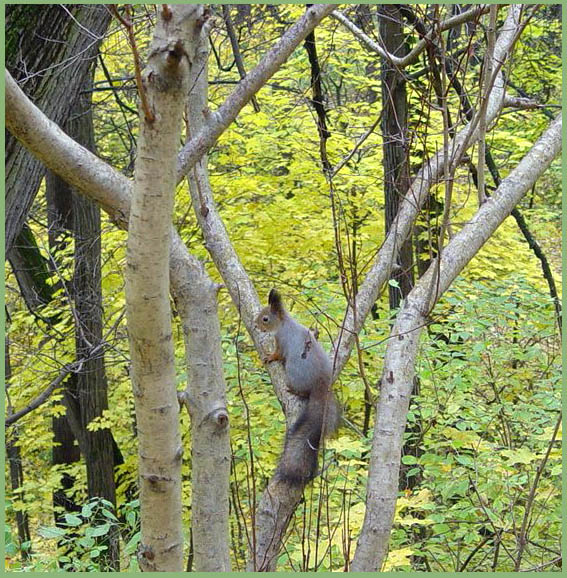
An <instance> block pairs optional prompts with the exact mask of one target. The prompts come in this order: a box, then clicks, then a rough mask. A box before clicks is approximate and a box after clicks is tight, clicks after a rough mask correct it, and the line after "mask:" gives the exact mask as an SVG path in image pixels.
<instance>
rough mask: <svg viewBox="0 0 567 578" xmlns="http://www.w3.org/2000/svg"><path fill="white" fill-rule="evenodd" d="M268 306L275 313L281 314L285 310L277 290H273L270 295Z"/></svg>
mask: <svg viewBox="0 0 567 578" xmlns="http://www.w3.org/2000/svg"><path fill="white" fill-rule="evenodd" d="M268 304H269V305H270V308H271V309H272V311H274V312H280V311H282V310H283V304H282V298H281V295H280V294H279V292H278V291H277V290H276V289H272V290H271V291H270V294H269V295H268Z"/></svg>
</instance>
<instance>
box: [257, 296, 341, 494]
mask: <svg viewBox="0 0 567 578" xmlns="http://www.w3.org/2000/svg"><path fill="white" fill-rule="evenodd" d="M256 327H258V329H260V330H261V331H264V332H268V333H272V334H274V336H275V339H276V350H275V351H274V353H272V354H271V355H268V356H267V357H265V358H264V360H263V361H265V362H266V363H270V362H273V361H282V362H283V364H284V367H285V374H286V381H287V387H288V389H289V391H291V392H292V393H294V394H295V395H298V396H300V397H308V398H309V400H308V402H307V405H306V406H305V408H304V409H303V411H302V413H301V414H300V416H299V418H298V419H297V421H296V422H295V423H294V424H293V425H292V426H291V428H290V429H289V431H288V433H287V436H286V440H285V445H284V450H283V452H282V455H281V457H280V461H279V464H278V467H277V469H276V478H277V479H280V480H282V481H285V482H287V483H289V484H291V485H300V484H305V483H307V482H309V481H310V480H311V479H313V478H314V477H315V475H316V473H317V454H318V451H319V443H320V441H321V440H322V439H323V438H325V437H328V436H329V435H331V434H332V433H334V432H335V431H336V430H337V428H338V426H339V421H340V417H341V411H340V406H339V404H338V402H337V400H336V398H335V395H334V393H333V391H332V389H331V380H332V375H333V368H332V365H331V361H330V359H329V357H328V355H327V354H326V353H325V351H324V349H323V348H322V347H321V344H320V343H319V342H318V341H317V339H316V337H315V335H314V334H313V332H312V331H310V330H309V329H307V327H304V326H303V325H301V324H300V323H298V322H297V321H295V319H293V318H292V317H291V316H290V315H289V313H288V312H287V311H286V310H285V308H284V306H283V303H282V299H281V296H280V294H279V293H278V292H277V291H276V290H275V289H272V290H271V291H270V294H269V296H268V306H267V307H264V309H262V311H260V313H259V314H258V316H257V317H256Z"/></svg>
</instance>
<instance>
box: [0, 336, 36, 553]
mask: <svg viewBox="0 0 567 578" xmlns="http://www.w3.org/2000/svg"><path fill="white" fill-rule="evenodd" d="M11 379H12V366H11V364H10V340H9V339H8V338H7V337H6V338H5V341H4V384H5V391H6V398H7V402H8V403H7V405H8V408H7V409H8V415H10V414H12V413H13V408H12V405H11V404H10V398H9V396H8V388H9V386H10V380H11ZM18 440H19V434H18V430H17V428H14V429H12V430H11V431H10V433H9V434H8V435H7V436H6V457H7V458H8V464H9V468H10V485H11V490H12V493H14V494H15V493H16V492H17V491H18V490H20V488H21V487H22V485H23V483H24V468H23V466H22V456H21V451H20V447H19V445H18ZM19 499H20V500H22V501H23V500H24V495H23V493H20V494H19ZM16 525H17V527H18V539H19V541H20V555H21V557H22V562H27V560H28V559H29V555H30V553H31V543H30V547H28V548H27V549H26V550H23V549H22V544H24V543H25V542H30V541H31V535H30V527H29V520H28V515H27V512H25V511H20V510H17V511H16Z"/></svg>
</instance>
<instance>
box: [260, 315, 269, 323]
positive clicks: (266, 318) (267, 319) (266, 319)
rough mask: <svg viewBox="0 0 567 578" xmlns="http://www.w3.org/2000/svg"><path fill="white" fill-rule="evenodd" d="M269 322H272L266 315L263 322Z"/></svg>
mask: <svg viewBox="0 0 567 578" xmlns="http://www.w3.org/2000/svg"><path fill="white" fill-rule="evenodd" d="M269 320H270V318H269V317H268V316H267V315H264V317H262V321H263V322H264V323H268V321H269Z"/></svg>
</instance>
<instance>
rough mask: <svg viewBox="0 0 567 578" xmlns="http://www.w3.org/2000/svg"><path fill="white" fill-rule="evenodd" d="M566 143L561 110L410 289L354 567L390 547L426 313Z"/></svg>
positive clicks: (395, 338)
mask: <svg viewBox="0 0 567 578" xmlns="http://www.w3.org/2000/svg"><path fill="white" fill-rule="evenodd" d="M560 150H561V117H558V118H557V119H556V120H555V121H553V122H552V124H551V126H550V127H549V128H548V130H547V131H546V132H545V133H544V134H543V135H542V137H541V138H540V139H539V140H538V142H537V143H536V144H535V145H534V146H533V148H532V149H531V150H530V152H529V153H528V154H527V155H526V156H525V157H524V158H523V159H522V161H521V162H520V164H519V165H518V166H517V167H516V168H515V169H514V170H513V171H512V172H511V173H510V174H509V175H508V177H507V178H506V179H504V180H503V181H502V183H501V184H500V186H499V187H498V190H497V191H496V193H495V194H494V196H493V197H491V198H490V199H488V200H487V201H486V202H485V203H484V204H483V205H482V206H481V208H480V209H479V210H478V211H477V213H476V214H475V215H474V217H473V218H472V219H471V220H470V221H469V222H468V223H467V224H466V225H465V226H464V227H463V228H462V229H461V231H459V232H458V233H457V234H456V235H455V236H454V237H453V239H452V240H451V241H450V242H449V243H448V245H447V246H446V247H445V248H444V250H443V253H442V257H441V263H440V266H439V264H438V262H437V261H434V262H433V263H432V264H431V266H430V267H429V269H428V270H427V271H426V273H425V274H424V275H423V277H422V278H421V279H420V280H419V282H418V283H417V284H416V286H415V287H414V288H413V289H412V291H411V292H410V293H409V295H408V296H407V298H406V300H405V303H404V305H403V307H402V309H401V310H400V312H399V314H398V316H397V319H396V323H395V325H394V327H393V328H392V331H391V334H390V340H389V342H388V347H387V348H386V355H385V358H384V369H383V373H382V378H381V390H380V398H379V400H378V406H377V415H376V427H375V428H374V437H373V440H372V452H371V455H370V471H369V475H368V484H367V492H366V513H365V517H364V523H363V526H362V531H361V533H360V537H359V539H358V544H357V548H356V552H355V556H354V559H353V563H352V566H351V570H352V571H353V572H375V571H377V570H379V569H380V568H381V567H382V563H383V561H384V559H385V556H386V554H387V551H388V541H389V538H390V532H391V530H392V522H393V519H394V510H395V506H396V499H397V496H398V480H399V471H400V460H401V452H402V445H403V434H404V430H405V427H406V418H407V411H408V407H409V402H410V397H411V392H412V389H413V382H414V378H415V363H416V358H417V350H418V344H419V336H420V334H421V330H422V329H423V327H424V326H425V323H426V318H427V316H428V315H429V313H430V311H431V310H432V308H433V307H434V305H435V303H437V301H438V300H439V298H440V297H441V295H442V294H443V293H444V292H445V291H446V290H447V289H448V288H449V286H450V285H451V283H452V282H453V281H454V280H455V278H456V277H457V275H458V274H459V273H460V272H461V271H462V270H463V269H464V267H465V266H466V265H467V264H468V263H469V262H470V261H471V260H472V258H473V257H474V256H475V255H476V254H477V253H478V251H479V250H480V248H481V247H482V246H483V245H484V243H485V242H486V241H487V240H488V239H489V238H490V236H491V235H492V234H493V233H494V231H495V230H496V229H497V228H498V227H499V226H500V224H501V223H502V222H503V221H504V219H505V218H506V217H507V216H508V215H509V214H510V212H511V211H512V209H513V208H514V207H515V206H516V205H517V204H518V202H519V201H520V200H521V198H522V197H523V195H525V193H526V192H527V191H529V190H530V189H531V187H532V186H533V185H534V183H535V182H536V181H537V179H538V178H539V177H540V176H541V175H542V174H543V172H544V171H545V170H546V169H547V167H549V165H550V164H551V162H552V161H553V159H554V158H555V157H556V156H557V155H558V154H559V151H560Z"/></svg>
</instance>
